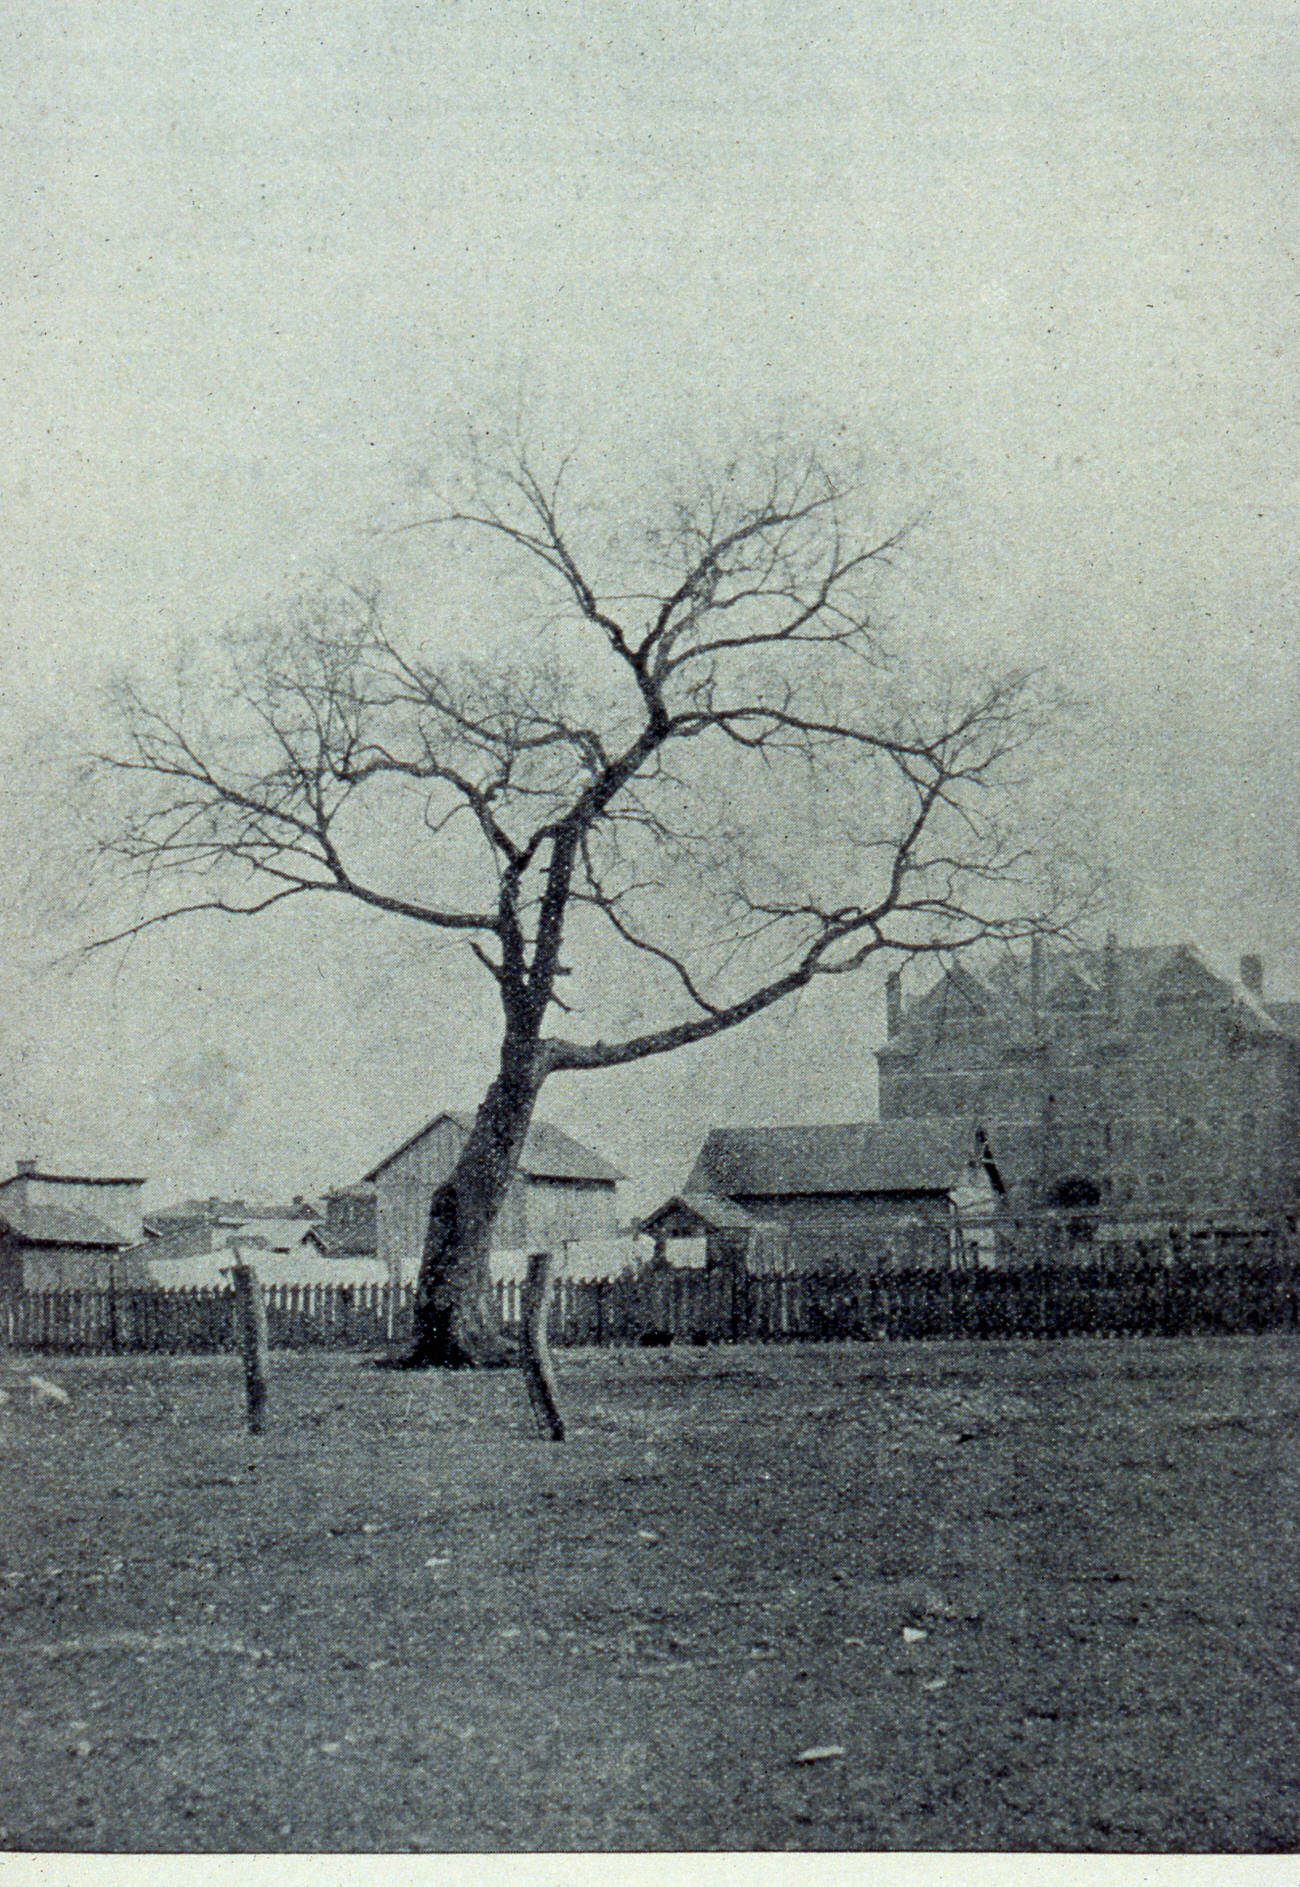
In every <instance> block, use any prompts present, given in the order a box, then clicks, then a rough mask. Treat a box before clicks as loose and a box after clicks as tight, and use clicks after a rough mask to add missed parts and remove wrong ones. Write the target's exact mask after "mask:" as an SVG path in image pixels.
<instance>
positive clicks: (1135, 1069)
mask: <svg viewBox="0 0 1300 1887" xmlns="http://www.w3.org/2000/svg"><path fill="white" fill-rule="evenodd" d="M886 1025H887V1039H886V1042H885V1046H884V1047H883V1048H882V1049H881V1050H880V1052H879V1053H878V1055H877V1062H878V1064H879V1076H880V1114H881V1119H882V1121H884V1122H887V1123H893V1124H894V1125H895V1126H896V1127H897V1128H899V1129H900V1130H904V1131H907V1130H909V1129H908V1128H907V1123H925V1124H927V1125H928V1126H930V1127H939V1126H940V1125H941V1124H943V1123H947V1124H948V1125H949V1126H951V1127H954V1128H956V1127H963V1128H965V1129H966V1130H969V1129H970V1127H971V1126H972V1125H973V1124H974V1123H978V1124H979V1125H980V1126H981V1127H982V1128H983V1129H984V1131H985V1132H986V1133H987V1135H988V1137H989V1141H990V1143H991V1144H992V1145H993V1146H994V1147H995V1148H996V1149H997V1157H998V1165H999V1168H1000V1170H1001V1172H1002V1175H1003V1177H1004V1179H1005V1182H1006V1184H1007V1188H1008V1194H1009V1201H1010V1203H1011V1204H1012V1205H1013V1206H1016V1207H1020V1208H1028V1207H1060V1208H1068V1209H1075V1210H1080V1209H1081V1210H1084V1211H1090V1210H1096V1209H1100V1210H1101V1211H1102V1212H1103V1213H1106V1214H1111V1215H1114V1216H1115V1217H1116V1219H1119V1218H1122V1217H1123V1218H1128V1219H1130V1220H1147V1221H1154V1220H1156V1219H1158V1218H1159V1217H1160V1216H1161V1215H1168V1216H1175V1215H1176V1216H1179V1217H1182V1218H1186V1217H1188V1216H1191V1217H1194V1218H1200V1219H1202V1220H1204V1221H1205V1222H1206V1223H1210V1222H1214V1221H1216V1220H1220V1219H1222V1218H1224V1217H1225V1216H1226V1217H1232V1216H1234V1215H1235V1216H1237V1217H1240V1216H1242V1215H1246V1216H1247V1217H1252V1216H1253V1217H1254V1218H1255V1219H1257V1220H1258V1219H1259V1218H1267V1217H1270V1216H1276V1215H1277V1214H1279V1213H1285V1212H1294V1210H1295V1208H1296V1206H1297V1203H1300V1004H1297V1003H1287V1002H1269V1001H1267V1000H1266V998H1265V994H1264V974H1263V966H1262V964H1261V963H1260V960H1259V958H1258V957H1256V956H1243V957H1242V959H1241V962H1240V967H1239V974H1238V976H1237V977H1235V978H1233V977H1228V976H1223V975H1219V974H1218V973H1216V972H1215V971H1213V970H1212V969H1210V968H1209V966H1208V965H1207V964H1206V963H1205V962H1204V961H1203V960H1202V958H1201V957H1200V956H1199V954H1198V953H1197V951H1196V950H1195V949H1193V948H1192V947H1191V946H1190V945H1188V944H1177V945H1167V946H1166V945H1162V946H1156V947H1141V948H1139V947H1129V946H1122V945H1121V944H1120V943H1119V942H1118V940H1117V939H1116V938H1115V937H1114V936H1113V935H1112V936H1110V937H1108V938H1107V939H1106V942H1105V945H1104V947H1103V948H1102V949H1101V950H1083V949H1069V950H1067V949H1064V948H1056V949H1049V948H1047V947H1046V946H1044V945H1042V944H1036V945H1035V946H1034V947H1033V948H1032V949H1031V951H1030V952H1029V953H1028V955H1024V954H1021V955H1018V956H1017V955H1009V956H1008V957H1007V958H1006V959H1005V960H1004V961H1003V962H1002V963H1000V964H999V965H997V966H996V967H995V968H994V969H991V970H989V971H988V972H987V973H985V974H983V975H978V976H977V975H976V974H975V973H974V972H973V971H972V970H971V969H969V968H966V967H964V966H961V965H956V966H954V967H953V968H951V969H950V970H949V971H948V972H947V973H946V974H945V975H944V976H942V977H941V978H940V979H939V980H938V981H937V982H935V983H934V984H932V985H931V986H930V987H929V988H928V989H926V990H925V991H924V992H923V993H922V994H920V995H919V996H918V997H917V998H916V999H915V1000H914V1001H913V1002H911V1003H910V1004H907V1005H905V1004H904V1002H903V995H902V985H901V980H900V979H899V978H898V977H897V976H895V977H891V978H890V980H889V984H888V986H887V992H886Z"/></svg>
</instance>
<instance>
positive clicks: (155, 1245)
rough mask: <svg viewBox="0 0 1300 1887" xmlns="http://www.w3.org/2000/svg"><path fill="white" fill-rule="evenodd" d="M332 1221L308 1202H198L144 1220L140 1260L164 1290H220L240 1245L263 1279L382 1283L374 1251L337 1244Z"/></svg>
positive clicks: (275, 1281)
mask: <svg viewBox="0 0 1300 1887" xmlns="http://www.w3.org/2000/svg"><path fill="white" fill-rule="evenodd" d="M327 1223H328V1221H327V1219H322V1217H321V1215H320V1213H319V1212H318V1211H317V1210H316V1208H315V1207H314V1206H312V1205H311V1204H310V1203H309V1202H308V1201H307V1200H305V1199H302V1198H296V1199H295V1200H294V1201H293V1204H292V1205H291V1206H283V1205H263V1206H258V1205H250V1204H249V1203H248V1201H247V1200H245V1199H217V1198H211V1199H192V1200H186V1201H184V1202H183V1203H182V1204H180V1205H178V1206H169V1207H167V1208H166V1209H165V1210H164V1211H161V1212H156V1213H151V1214H150V1215H149V1217H148V1219H147V1220H146V1221H145V1230H146V1238H145V1241H144V1244H143V1246H142V1247H141V1249H140V1258H141V1261H142V1263H143V1266H144V1271H145V1274H146V1276H147V1278H148V1281H149V1282H150V1284H152V1285H153V1286H154V1287H155V1288H157V1289H160V1290H190V1289H193V1288H195V1287H199V1288H203V1289H220V1288H221V1287H222V1286H223V1285H224V1284H225V1283H226V1282H227V1281H228V1280H227V1279H226V1277H225V1275H224V1274H225V1272H226V1271H227V1270H228V1269H229V1267H230V1266H231V1264H233V1262H234V1252H235V1249H236V1248H238V1251H239V1254H240V1256H241V1257H242V1258H243V1259H244V1261H245V1262H246V1263H248V1264H250V1265H252V1266H253V1267H254V1269H255V1270H256V1272H257V1275H258V1278H259V1279H260V1281H261V1282H262V1283H263V1284H299V1285H308V1284H310V1285H315V1284H345V1285H346V1284H352V1285H355V1284H384V1283H386V1282H387V1273H386V1272H385V1271H384V1268H383V1266H382V1265H380V1264H379V1263H378V1261H377V1260H376V1258H375V1255H374V1245H373V1243H372V1244H371V1247H370V1250H369V1252H366V1251H364V1250H358V1249H356V1248H355V1247H348V1248H346V1249H341V1248H337V1247H335V1246H334V1245H333V1244H332V1243H331V1242H330V1241H329V1240H328V1239H327V1238H326V1237H325V1227H326V1225H327Z"/></svg>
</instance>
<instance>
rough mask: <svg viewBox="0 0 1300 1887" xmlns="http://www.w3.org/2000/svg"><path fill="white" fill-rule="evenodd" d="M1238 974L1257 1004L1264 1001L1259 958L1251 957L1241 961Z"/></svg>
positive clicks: (1262, 967)
mask: <svg viewBox="0 0 1300 1887" xmlns="http://www.w3.org/2000/svg"><path fill="white" fill-rule="evenodd" d="M1239 973H1240V976H1241V980H1242V982H1243V983H1244V984H1245V985H1246V988H1247V989H1248V990H1249V991H1250V993H1251V995H1252V996H1253V997H1254V998H1255V999H1256V1001H1257V1002H1262V1001H1263V1000H1264V965H1263V963H1262V961H1261V960H1260V958H1259V957H1257V956H1254V955H1251V956H1245V957H1243V958H1242V959H1241V963H1240V966H1239Z"/></svg>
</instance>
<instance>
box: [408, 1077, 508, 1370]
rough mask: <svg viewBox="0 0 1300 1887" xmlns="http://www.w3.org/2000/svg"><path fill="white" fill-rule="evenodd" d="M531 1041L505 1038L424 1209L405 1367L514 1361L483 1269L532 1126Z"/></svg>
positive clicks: (488, 1365) (484, 1365)
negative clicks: (462, 1138) (460, 1141)
mask: <svg viewBox="0 0 1300 1887" xmlns="http://www.w3.org/2000/svg"><path fill="white" fill-rule="evenodd" d="M536 1059H537V1057H536V1042H535V1040H534V1041H531V1042H529V1041H526V1042H523V1043H520V1042H517V1041H511V1040H508V1041H507V1042H506V1044H505V1046H504V1048H503V1050H502V1055H501V1067H500V1070H499V1072H498V1074H497V1078H496V1080H495V1081H494V1082H493V1083H492V1085H491V1087H490V1088H489V1089H488V1091H487V1094H486V1096H485V1097H484V1100H483V1104H482V1106H481V1107H480V1108H479V1110H478V1113H477V1114H476V1116H475V1118H474V1125H473V1127H472V1128H471V1129H470V1134H469V1138H468V1139H467V1140H466V1142H465V1145H464V1147H463V1148H462V1149H461V1154H460V1158H459V1159H458V1160H457V1162H456V1164H455V1166H454V1167H453V1168H452V1170H451V1172H450V1173H449V1174H448V1176H447V1178H446V1179H445V1180H444V1181H443V1182H442V1184H441V1185H440V1186H439V1187H438V1188H437V1190H436V1192H435V1193H434V1195H433V1202H432V1205H431V1206H430V1210H429V1225H428V1230H427V1232H426V1234H425V1240H424V1254H423V1257H422V1259H421V1263H420V1275H419V1278H418V1280H417V1283H416V1287H415V1304H414V1307H413V1323H414V1332H413V1342H412V1346H411V1349H410V1350H409V1351H408V1353H407V1355H406V1356H405V1357H404V1358H403V1362H404V1363H405V1364H406V1365H407V1366H408V1367H410V1368H436V1369H482V1368H491V1367H495V1366H498V1365H503V1364H512V1363H514V1362H515V1361H516V1357H515V1352H514V1347H513V1345H510V1344H507V1343H506V1341H505V1339H504V1338H503V1336H502V1333H501V1317H500V1311H499V1307H498V1304H497V1294H496V1289H495V1287H494V1285H493V1283H492V1277H491V1272H490V1270H489V1267H488V1254H489V1252H490V1250H491V1245H492V1228H493V1226H494V1225H495V1223H496V1219H497V1214H498V1213H499V1212H500V1210H501V1207H502V1205H503V1204H504V1202H505V1197H506V1193H507V1192H508V1190H509V1187H510V1182H511V1180H512V1179H513V1178H514V1175H515V1172H516V1169H517V1167H518V1163H519V1156H520V1154H521V1153H522V1151H523V1145H524V1139H525V1136H526V1135H527V1132H528V1128H529V1126H530V1124H531V1122H532V1118H533V1109H534V1107H535V1106H536V1103H537V1091H538V1088H539V1086H540V1082H539V1081H538V1079H537V1075H536Z"/></svg>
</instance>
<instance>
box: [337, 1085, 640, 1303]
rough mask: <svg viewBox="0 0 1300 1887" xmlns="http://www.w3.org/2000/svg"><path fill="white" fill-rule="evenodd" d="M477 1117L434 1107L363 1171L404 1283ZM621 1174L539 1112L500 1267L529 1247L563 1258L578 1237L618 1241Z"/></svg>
mask: <svg viewBox="0 0 1300 1887" xmlns="http://www.w3.org/2000/svg"><path fill="white" fill-rule="evenodd" d="M473 1124H474V1123H473V1118H472V1116H471V1115H469V1114H455V1113H443V1114H438V1115H435V1117H434V1118H433V1119H432V1120H431V1121H429V1122H428V1123H427V1125H426V1126H424V1127H421V1128H420V1129H419V1131H418V1132H417V1133H413V1134H412V1135H411V1137H410V1139H409V1140H404V1141H403V1142H402V1144H401V1146H400V1147H398V1148H397V1149H396V1151H395V1152H393V1153H390V1154H389V1155H388V1156H387V1158H386V1159H383V1160H381V1161H380V1162H379V1164H378V1165H377V1166H374V1167H372V1168H371V1170H370V1171H369V1172H368V1173H367V1174H366V1175H365V1180H364V1185H365V1186H367V1187H370V1188H373V1192H374V1198H375V1225H376V1250H377V1254H378V1257H379V1259H380V1262H381V1264H382V1265H383V1266H384V1267H385V1269H386V1270H387V1272H388V1275H389V1276H390V1277H393V1278H395V1279H397V1280H398V1281H400V1282H401V1283H404V1284H407V1283H410V1282H411V1281H412V1280H413V1279H414V1278H415V1277H416V1275H417V1274H418V1272H419V1269H420V1259H421V1257H422V1255H423V1252H424V1235H425V1230H426V1228H427V1225H428V1220H429V1207H430V1205H431V1204H432V1201H433V1195H434V1192H435V1190H436V1189H437V1187H438V1186H439V1185H440V1184H441V1183H442V1181H443V1180H444V1179H446V1178H447V1176H448V1174H449V1173H450V1172H451V1170H452V1168H453V1167H454V1166H455V1164H456V1161H457V1159H458V1158H459V1156H460V1152H461V1149H462V1148H463V1147H464V1145H465V1142H466V1140H467V1139H468V1137H469V1132H470V1128H471V1127H472V1126H473ZM623 1177H624V1176H623V1174H622V1173H620V1172H619V1171H618V1169H617V1168H616V1167H613V1166H611V1165H610V1164H609V1162H608V1161H607V1160H604V1159H602V1158H601V1156H600V1154H598V1153H593V1152H592V1150H591V1148H590V1147H584V1146H583V1145H582V1144H581V1143H580V1142H579V1141H577V1140H572V1139H570V1137H569V1135H568V1134H566V1133H562V1132H561V1131H560V1129H559V1128H558V1127H553V1126H551V1125H550V1123H549V1122H547V1121H541V1120H535V1121H534V1122H533V1124H532V1126H531V1127H530V1128H529V1130H528V1135H527V1138H526V1139H525V1141H524V1147H523V1152H522V1153H521V1154H520V1157H519V1164H518V1167H517V1168H516V1171H515V1174H514V1177H513V1178H512V1180H511V1182H510V1187H509V1190H508V1192H507V1194H506V1198H505V1201H504V1203H503V1205H502V1208H501V1212H500V1214H499V1215H498V1218H497V1223H496V1228H495V1233H494V1237H493V1252H494V1255H495V1257H496V1258H497V1262H496V1263H495V1264H494V1269H495V1271H496V1273H497V1275H507V1274H510V1273H511V1272H513V1270H515V1269H517V1268H518V1258H519V1254H521V1253H526V1252H527V1251H530V1250H542V1249H547V1250H551V1251H554V1252H555V1253H556V1255H557V1257H559V1258H562V1257H563V1253H564V1249H565V1247H567V1246H573V1245H576V1244H590V1243H594V1244H595V1245H597V1246H610V1247H612V1246H613V1245H614V1244H615V1242H616V1236H617V1232H618V1225H617V1214H618V1184H619V1181H620V1180H621V1179H622V1178H623ZM629 1248H630V1247H629ZM506 1254H509V1255H510V1256H509V1258H508V1259H507V1258H506ZM622 1262H623V1263H626V1262H627V1260H626V1258H625V1259H623V1261H622ZM610 1265H612V1266H613V1269H614V1270H617V1269H619V1268H620V1266H619V1263H618V1262H617V1261H616V1260H615V1259H614V1258H613V1257H610V1258H609V1259H608V1260H606V1261H604V1268H606V1269H608V1268H609V1266H610Z"/></svg>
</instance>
